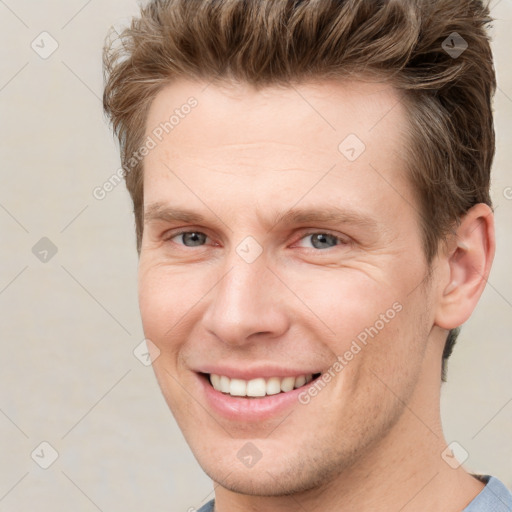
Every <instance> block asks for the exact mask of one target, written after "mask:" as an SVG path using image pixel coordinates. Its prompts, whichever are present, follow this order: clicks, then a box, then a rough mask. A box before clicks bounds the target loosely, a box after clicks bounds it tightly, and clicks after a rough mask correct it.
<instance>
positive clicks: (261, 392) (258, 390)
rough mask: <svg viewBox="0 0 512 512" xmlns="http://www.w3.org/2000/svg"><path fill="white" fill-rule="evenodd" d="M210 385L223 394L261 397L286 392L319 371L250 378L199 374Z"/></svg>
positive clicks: (315, 375) (313, 378) (300, 384)
mask: <svg viewBox="0 0 512 512" xmlns="http://www.w3.org/2000/svg"><path fill="white" fill-rule="evenodd" d="M201 375H202V376H203V377H205V378H206V380H207V381H208V382H209V383H210V385H211V386H212V387H213V388H214V389H215V390H216V391H219V392H221V393H224V394H225V395H230V396H234V397H242V398H263V397H265V396H271V395H277V394H280V393H288V392H289V391H293V390H294V389H298V388H301V387H303V386H305V385H306V384H309V383H310V382H312V381H314V380H316V379H317V378H318V377H320V375H321V373H310V374H307V375H298V376H296V377H270V378H268V379H264V378H256V379H251V380H243V379H231V378H229V377H226V376H225V375H216V374H213V373H212V374H207V373H203V374H201Z"/></svg>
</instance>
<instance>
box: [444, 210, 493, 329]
mask: <svg viewBox="0 0 512 512" xmlns="http://www.w3.org/2000/svg"><path fill="white" fill-rule="evenodd" d="M494 252H495V239H494V215H493V212H492V210H491V208H490V207H489V206H487V205H485V204H482V203H479V204H477V205H475V206H473V207H472V208H471V209H470V210H469V211H468V212H467V213H466V215H465V216H464V217H463V218H462V219H461V222H460V224H459V226H458V228H457V230H456V233H455V234H454V235H453V237H452V239H451V244H450V249H449V250H447V251H446V253H445V254H444V255H443V256H442V257H441V264H442V265H445V266H446V268H447V272H446V275H447V276H448V278H447V279H445V280H444V282H441V283H440V290H441V293H440V296H439V297H438V302H437V308H436V318H435V324H436V325H437V326H439V327H441V328H443V329H448V330H449V329H454V328H456V327H458V326H460V325H462V324H463V323H464V322H465V321H466V320H467V319H468V318H469V317H470V316H471V314H472V312H473V310H474V309H475V307H476V305H477V303H478V300H479V299H480V296H481V295H482V292H483V290H484V288H485V285H486V283H487V278H488V276H489V273H490V270H491V265H492V261H493V259H494Z"/></svg>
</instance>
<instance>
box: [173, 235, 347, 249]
mask: <svg viewBox="0 0 512 512" xmlns="http://www.w3.org/2000/svg"><path fill="white" fill-rule="evenodd" d="M175 238H177V239H180V240H181V243H180V242H176V243H177V244H178V245H184V246H185V247H199V246H201V245H204V243H205V242H206V240H207V239H208V236H207V235H205V234H204V233H201V232H200V231H181V232H178V233H175V234H173V235H172V236H170V237H168V238H167V239H166V241H170V240H173V239H175ZM307 238H310V239H311V245H310V247H312V248H313V249H318V250H322V249H329V248H331V247H336V246H337V245H345V244H346V243H347V241H346V240H343V239H342V238H340V237H338V236H335V235H331V234H329V233H324V232H322V231H316V232H312V233H308V234H306V235H304V236H302V238H301V239H300V241H302V240H305V239H307Z"/></svg>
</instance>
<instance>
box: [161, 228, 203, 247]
mask: <svg viewBox="0 0 512 512" xmlns="http://www.w3.org/2000/svg"><path fill="white" fill-rule="evenodd" d="M175 238H176V239H178V240H181V244H180V243H179V242H176V243H178V245H184V246H186V247H197V246H200V245H202V243H204V242H205V241H206V239H207V238H208V236H207V235H205V234H204V233H201V232H200V231H181V232H179V233H175V234H173V235H172V236H170V237H168V238H166V241H168V240H173V239H175Z"/></svg>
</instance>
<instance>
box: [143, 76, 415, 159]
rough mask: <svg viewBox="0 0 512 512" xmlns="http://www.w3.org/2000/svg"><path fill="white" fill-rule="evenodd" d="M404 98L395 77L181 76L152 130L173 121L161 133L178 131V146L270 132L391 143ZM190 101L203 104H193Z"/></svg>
mask: <svg viewBox="0 0 512 512" xmlns="http://www.w3.org/2000/svg"><path fill="white" fill-rule="evenodd" d="M400 100H401V98H400V94H399V91H397V90H396V89H395V88H393V87H392V86H391V85H390V84H388V83H375V82H363V81H348V80H344V81H340V80H326V81H321V82H311V83H305V84H300V85H299V84H295V85H294V84H290V85H287V86H270V87H266V88H262V89H259V90H256V89H255V88H254V87H253V86H251V85H249V84H245V83H243V84H234V83H228V82H225V83H221V84H211V83H210V84H208V83H205V82H192V81H188V80H178V81H176V82H173V83H172V84H170V85H168V86H166V87H165V88H163V89H162V90H161V91H160V92H159V93H158V94H157V96H156V98H155V99H154V100H153V102H152V105H151V108H150V110H149V113H148V116H147V120H146V132H147V133H148V134H151V133H152V132H154V131H155V129H156V130H158V127H161V124H162V123H164V124H165V123H166V121H169V120H171V125H172V126H170V127H169V126H168V127H167V128H168V130H164V131H163V133H162V136H163V138H167V137H166V136H170V135H171V134H172V139H173V140H174V142H175V144H176V145H177V144H186V143H187V142H188V141H189V140H191V136H193V137H192V138H196V139H197V138H201V139H202V142H203V143H202V144H201V146H217V145H219V144H221V145H226V144H252V145H254V144H255V143H257V142H258V141H259V140H262V139H264V140H265V141H266V142H270V141H271V140H274V141H276V142H279V143H281V144H286V143H289V144H291V145H297V142H298V141H300V142H301V143H302V147H303V149H304V150H314V149H323V148H324V147H325V148H329V149H332V147H334V148H335V149H336V148H337V144H336V142H338V143H339V141H341V140H343V139H344V138H345V136H347V135H349V134H355V135H356V136H357V137H358V138H359V139H360V140H362V141H363V142H364V143H372V142H375V141H376V140H377V139H380V138H382V137H384V138H385V139H387V142H388V143H392V142H395V141H397V139H398V138H400V137H401V136H402V135H403V134H404V128H405V126H404V125H405V124H406V115H405V111H404V109H403V107H402V105H401V102H400ZM190 102H195V103H196V106H195V107H193V108H192V109H189V108H188V107H187V103H190ZM181 111H183V112H181ZM189 111H190V112H189ZM187 112H188V113H187ZM173 114H174V118H173ZM172 118H173V119H172ZM178 118H179V119H178ZM187 118H188V120H187ZM241 127H243V128H244V129H243V130H240V129H237V128H241ZM299 131H300V133H298V132H299ZM192 132H193V133H192ZM303 143H306V144H305V145H304V144H303ZM333 144H334V146H333Z"/></svg>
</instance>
